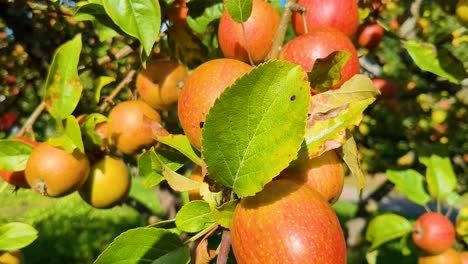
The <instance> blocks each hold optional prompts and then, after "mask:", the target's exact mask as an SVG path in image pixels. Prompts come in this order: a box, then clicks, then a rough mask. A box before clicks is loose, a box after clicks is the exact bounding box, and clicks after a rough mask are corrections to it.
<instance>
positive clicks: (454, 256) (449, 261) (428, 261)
mask: <svg viewBox="0 0 468 264" xmlns="http://www.w3.org/2000/svg"><path fill="white" fill-rule="evenodd" d="M418 264H463V262H462V258H461V256H460V254H459V253H458V252H457V251H456V250H455V249H453V248H449V249H447V250H445V251H444V252H442V253H440V254H438V255H422V256H419V257H418Z"/></svg>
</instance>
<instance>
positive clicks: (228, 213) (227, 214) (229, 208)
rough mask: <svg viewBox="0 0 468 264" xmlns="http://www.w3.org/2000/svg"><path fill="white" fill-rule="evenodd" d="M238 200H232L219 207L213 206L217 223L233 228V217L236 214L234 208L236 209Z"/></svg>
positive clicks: (212, 212)
mask: <svg viewBox="0 0 468 264" xmlns="http://www.w3.org/2000/svg"><path fill="white" fill-rule="evenodd" d="M238 202H239V201H238V200H232V201H229V202H227V203H224V204H223V205H221V206H219V207H216V206H211V215H212V216H213V219H214V220H215V221H216V223H218V224H219V225H220V226H222V227H225V228H228V229H231V225H232V217H233V216H234V210H236V206H237V203H238Z"/></svg>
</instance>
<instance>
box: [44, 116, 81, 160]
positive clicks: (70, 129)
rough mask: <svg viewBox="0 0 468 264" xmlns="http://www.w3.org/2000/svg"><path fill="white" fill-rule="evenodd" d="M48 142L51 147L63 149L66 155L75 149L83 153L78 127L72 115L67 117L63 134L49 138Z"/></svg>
mask: <svg viewBox="0 0 468 264" xmlns="http://www.w3.org/2000/svg"><path fill="white" fill-rule="evenodd" d="M48 142H49V143H50V144H51V145H52V146H57V147H61V148H63V149H64V150H65V151H67V152H68V153H72V152H73V151H74V150H75V149H78V150H79V151H81V153H85V151H84V145H83V139H82V137H81V129H80V125H79V124H78V121H76V118H75V117H74V116H72V115H71V116H68V117H67V119H66V121H65V130H64V131H63V133H62V134H60V135H59V136H58V137H53V138H49V140H48Z"/></svg>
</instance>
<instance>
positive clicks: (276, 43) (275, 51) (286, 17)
mask: <svg viewBox="0 0 468 264" xmlns="http://www.w3.org/2000/svg"><path fill="white" fill-rule="evenodd" d="M295 5H296V0H288V2H287V3H286V5H285V8H284V11H283V15H282V16H281V22H280V25H279V27H278V30H277V31H276V34H275V37H274V38H273V41H272V44H271V49H270V53H268V56H267V57H266V59H265V60H274V59H277V58H278V55H279V52H280V49H281V46H282V45H283V42H284V37H285V36H286V31H287V29H288V25H289V21H290V20H291V16H292V6H295Z"/></svg>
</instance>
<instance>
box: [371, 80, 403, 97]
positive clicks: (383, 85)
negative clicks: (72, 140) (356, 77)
mask: <svg viewBox="0 0 468 264" xmlns="http://www.w3.org/2000/svg"><path fill="white" fill-rule="evenodd" d="M372 83H373V84H374V86H375V87H377V89H379V91H380V96H379V97H380V98H382V99H393V98H395V97H396V96H397V95H398V87H397V85H396V83H395V82H394V81H393V80H391V79H385V78H381V77H374V78H372Z"/></svg>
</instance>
